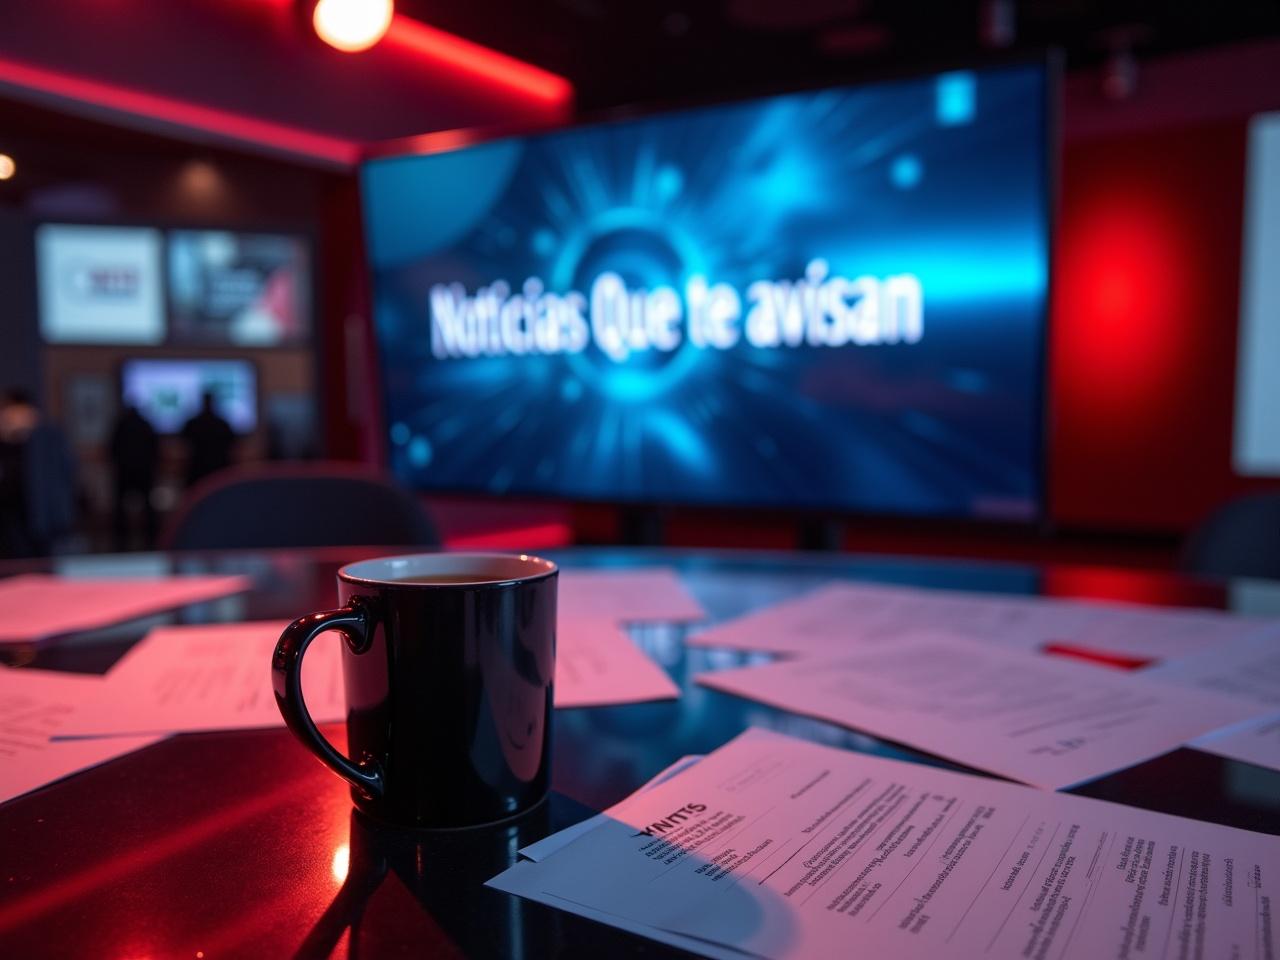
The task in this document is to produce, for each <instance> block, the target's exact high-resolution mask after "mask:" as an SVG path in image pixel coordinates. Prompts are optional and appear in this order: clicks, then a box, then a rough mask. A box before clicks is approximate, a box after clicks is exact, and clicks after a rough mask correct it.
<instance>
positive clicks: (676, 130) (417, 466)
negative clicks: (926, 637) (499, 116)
mask: <svg viewBox="0 0 1280 960" xmlns="http://www.w3.org/2000/svg"><path fill="white" fill-rule="evenodd" d="M1045 82H1046V78H1045V72H1044V70H1043V68H1042V67H1039V66H1015V67H1003V68H996V69H990V70H984V71H979V72H969V71H961V72H954V73H948V74H943V75H938V76H932V77H927V78H921V79H915V80H909V81H895V82H892V83H885V84H879V85H874V86H864V87H858V88H842V89H828V90H822V91H819V92H808V93H801V94H793V95H786V96H778V97H771V98H768V99H762V100H754V101H749V102H744V103H737V104H731V105H724V106H717V107H710V108H703V109H695V110H687V111H682V112H678V113H668V114H664V115H660V116H655V117H649V118H644V119H637V120H627V121H621V122H615V123H609V124H602V125H597V126H590V127H581V128H575V129H572V130H567V131H561V132H556V133H550V134H543V135H539V136H532V137H525V138H515V139H506V140H501V141H495V142H490V143H486V144H482V145H478V146H473V147H468V148H465V149H461V150H456V151H453V152H448V153H440V154H432V155H420V156H407V157H395V158H389V159H382V160H375V161H372V162H370V163H368V164H366V165H365V166H364V168H363V170H362V187H363V196H364V204H365V216H366V226H367V242H368V247H369V255H370V260H371V264H372V269H373V274H374V277H373V280H374V295H375V320H376V327H377V338H378V343H379V351H380V355H381V365H382V375H383V380H384V384H383V386H384V390H385V394H386V412H387V424H388V430H389V439H390V443H389V448H390V457H391V465H392V468H393V470H394V472H395V473H396V475H397V476H398V477H399V478H400V479H401V480H402V481H404V482H406V483H408V484H410V485H412V486H415V487H417V488H420V489H428V490H432V489H434V490H468V491H477V490H482V491H488V492H492V493H508V492H509V493H523V494H536V495H552V496H558V497H566V498H575V499H594V500H609V501H626V502H665V503H696V504H724V505H759V506H767V505H772V506H780V507H797V508H807V507H813V508H833V509H842V510H848V511H853V512H880V513H898V514H903V513H905V514H929V515H945V516H997V517H1006V518H1025V517H1030V516H1033V515H1035V513H1036V512H1037V510H1038V507H1039V499H1040V442H1041V434H1040V420H1041V392H1042V384H1041V350H1042V337H1043V320H1044V314H1045V297H1046V291H1047V281H1048V267H1047V259H1048V249H1047V219H1046V218H1047V194H1048V191H1047V185H1046V169H1045V143H1046V132H1045V126H1046V118H1045V112H1044V106H1043V105H1044V102H1045V89H1044V86H1045Z"/></svg>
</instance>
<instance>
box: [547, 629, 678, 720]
mask: <svg viewBox="0 0 1280 960" xmlns="http://www.w3.org/2000/svg"><path fill="white" fill-rule="evenodd" d="M678 696H680V688H679V687H678V686H676V684H675V682H674V681H672V679H671V678H670V677H669V676H667V673H666V671H665V670H663V669H662V668H661V667H660V666H658V665H657V664H656V663H654V662H653V661H652V660H650V659H649V657H647V656H646V655H645V653H644V651H642V650H641V649H640V648H639V647H637V646H636V645H635V644H634V643H633V642H632V640H631V638H630V637H628V636H627V635H626V633H625V632H624V631H623V629H622V627H620V626H619V625H618V624H617V623H614V622H613V621H612V620H588V619H580V618H570V619H561V621H560V623H559V624H558V625H557V628H556V680H555V705H556V706H557V707H599V706H606V705H609V704H620V703H642V702H644V701H648V700H671V699H674V698H676V697H678Z"/></svg>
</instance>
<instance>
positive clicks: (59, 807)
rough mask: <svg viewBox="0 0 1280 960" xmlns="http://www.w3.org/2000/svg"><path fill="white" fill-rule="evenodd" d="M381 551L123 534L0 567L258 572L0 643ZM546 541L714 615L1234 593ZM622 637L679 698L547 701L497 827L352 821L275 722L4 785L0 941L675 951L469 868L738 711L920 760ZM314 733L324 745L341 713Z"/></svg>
mask: <svg viewBox="0 0 1280 960" xmlns="http://www.w3.org/2000/svg"><path fill="white" fill-rule="evenodd" d="M385 552H387V551H385V550H375V551H368V550H341V551H320V552H315V551H313V552H307V553H297V552H286V551H280V552H258V553H253V554H210V555H186V556H181V555H178V556H172V557H164V556H156V555H151V556H136V555H135V556H122V557H106V558H103V557H94V558H82V559H71V560H64V561H60V562H58V563H55V564H44V565H41V566H33V565H27V566H22V567H17V566H11V567H7V568H5V567H0V575H3V574H8V573H14V572H19V570H32V569H57V570H59V571H60V572H64V573H66V574H67V575H69V576H93V575H111V574H116V575H123V574H127V573H130V572H132V573H138V574H143V573H164V572H169V571H178V572H191V573H194V572H239V573H246V574H249V575H251V576H252V577H253V580H254V583H255V588H254V590H253V591H252V592H251V593H249V594H244V595H241V596H238V597H232V598H226V599H223V600H218V601H214V602H212V603H205V604H201V605H197V606H195V607H190V608H187V609H185V610H181V611H177V612H174V613H170V614H165V615H161V616H158V617H153V618H149V619H147V620H145V621H136V622H134V623H131V624H126V625H122V626H118V627H113V628H109V629H105V630H100V631H94V632H92V633H85V634H79V635H75V636H71V637H67V638H63V639H61V640H59V641H56V642H53V643H48V644H45V645H43V646H41V647H33V648H13V647H10V648H6V649H5V651H4V652H3V653H0V656H2V657H3V658H4V660H5V662H7V663H9V664H11V665H32V666H38V667H44V668H47V669H60V670H72V671H79V672H86V673H93V672H102V671H105V670H106V669H107V668H108V667H109V666H110V665H111V664H112V663H114V662H115V660H117V659H118V658H119V657H120V656H121V655H122V654H123V653H124V652H125V651H126V650H127V649H128V648H129V646H130V645H131V644H132V643H134V642H136V641H137V640H138V639H140V638H141V637H142V635H143V634H144V633H145V632H146V630H147V629H148V628H149V627H151V626H154V625H157V624H158V623H173V622H178V623H201V622H211V621H219V620H246V619H287V618H291V617H293V616H294V615H296V614H299V613H301V612H306V611H310V610H314V609H321V608H323V607H325V606H328V605H331V604H332V603H333V599H334V586H333V575H334V571H335V570H336V569H337V567H338V565H339V564H340V563H341V562H346V561H348V560H353V559H359V558H361V557H365V556H372V555H376V554H379V553H385ZM549 555H550V556H552V557H553V558H554V559H557V560H559V561H560V562H561V563H562V564H563V565H564V566H566V567H573V566H592V567H626V566H644V565H652V564H670V565H672V566H675V567H676V568H677V569H678V570H679V571H680V572H681V574H682V576H683V577H684V579H685V582H686V583H687V584H688V586H689V587H690V589H691V590H692V591H693V593H694V594H695V595H696V596H697V597H698V599H699V600H701V601H702V603H703V605H704V606H705V607H706V608H707V610H708V611H709V612H710V615H711V618H712V619H713V620H720V619H726V618H728V617H730V616H733V615H735V614H738V613H742V612H745V611H746V610H749V609H752V608H755V607H758V606H762V605H765V604H767V603H770V602H773V601H775V600H778V599H782V598H784V597H788V596H792V595H794V594H796V593H799V592H802V591H804V590H807V589H809V588H811V587H813V586H816V585H817V584H820V583H823V582H825V581H827V580H830V579H832V578H850V579H864V580H877V581H884V582H894V583H911V584H919V585H923V586H935V587H953V588H963V589H973V590H991V591H1001V592H1009V593H1048V594H1053V595H1056V596H1096V597H1106V598H1113V599H1126V600H1139V601H1144V602H1154V603H1164V604H1186V605H1198V606H1209V607H1222V606H1224V605H1226V604H1227V602H1228V598H1229V596H1230V595H1231V594H1230V593H1229V591H1228V589H1227V585H1215V584H1205V583H1195V582H1191V581H1186V580H1182V579H1179V578H1175V577H1171V576H1161V575H1153V574H1139V573H1132V572H1125V571H1115V570H1102V569H1092V568H1090V569H1085V568H1047V569H1040V570H1036V569H1031V568H1027V567H1013V566H996V565H979V564H965V563H955V562H945V563H944V562H925V561H908V560H902V559H888V558H874V557H860V556H848V555H846V556H825V555H823V556H819V555H802V554H785V555H783V554H772V553H730V552H710V551H697V552H685V551H641V550H590V551H588V550H581V551H561V552H552V553H550V554H549ZM633 635H634V637H635V639H636V640H637V642H639V643H640V644H641V645H642V646H643V647H644V649H645V650H647V651H648V653H649V654H650V655H651V656H652V657H654V658H655V659H656V660H657V661H658V662H659V663H661V664H662V665H663V666H664V667H665V668H666V669H667V670H668V671H669V672H670V673H671V675H672V676H673V677H674V678H675V679H676V680H677V681H678V682H679V683H680V684H681V687H682V690H683V693H682V696H681V699H680V700H678V701H674V702H663V703H652V704H641V705H634V706H626V707H608V708H596V709H579V710H561V711H557V713H556V724H555V731H554V737H555V748H554V749H555V778H554V783H555V792H554V793H553V794H552V797H551V799H550V801H549V802H548V803H547V804H544V805H543V807H541V808H540V809H539V810H538V811H535V813H533V814H532V815H530V816H529V817H528V818H527V819H526V820H525V821H523V822H522V823H520V824H518V825H516V826H514V827H508V828H503V829H496V830H474V831H463V832H457V833H452V834H439V835H434V836H432V835H427V836H419V837H413V836H409V835H404V834H398V833H394V832H389V831H387V830H385V829H381V828H376V827H372V826H370V825H368V824H366V823H364V822H363V821H362V820H360V819H358V818H356V817H355V816H354V815H353V813H352V810H351V804H350V802H349V800H348V797H347V792H346V789H345V788H344V786H343V785H342V784H341V783H340V782H339V781H338V780H337V778H335V777H333V776H332V775H331V774H329V773H328V772H327V771H325V770H323V769H322V768H321V767H320V765H319V764H318V763H316V762H315V761H314V760H313V759H312V758H311V757H310V756H309V755H307V754H306V753H305V752H304V751H303V750H302V749H301V748H300V747H299V746H298V745H297V744H295V743H294V742H293V740H292V738H291V737H290V735H289V734H288V733H286V732H285V731H284V730H283V729H279V730H266V731H257V732H249V733H221V734H201V735H188V736H179V737H174V738H172V739H170V740H167V741H165V742H163V743H160V744H157V745H155V746H153V747H151V748H149V749H147V750H144V751H141V752H139V753H135V754H132V755H130V756H127V757H124V758H122V759H120V760H117V761H115V762H113V763H109V764H106V765H105V766H102V767H98V768H96V769H93V770H90V771H87V772H85V773H82V774H79V775H78V776H75V777H72V778H70V779H68V780H66V781H63V782H62V783H59V784H55V785H53V786H50V787H47V788H45V789H43V790H40V791H37V792H36V793H33V794H30V795H28V796H26V797H23V798H20V799H18V800H15V801H12V802H10V803H8V804H5V805H4V806H2V807H0V956H4V957H23V958H28V957H44V956H50V957H81V956H83V957H95V958H96V957H101V958H104V960H107V958H109V960H136V958H161V957H163V958H169V957H175V958H199V960H205V958H208V960H214V958H223V957H275V956H330V955H337V956H363V957H384V956H429V957H454V956H468V957H470V956H478V957H527V958H535V957H545V956H563V957H584V958H586V957H591V958H597V957H599V958H603V957H655V956H673V955H677V954H678V953H679V951H675V950H672V949H670V948H667V947H663V946H660V945H658V944H654V943H651V942H649V941H646V940H643V939H640V938H637V937H634V936H632V935H629V934H624V933H621V932H618V931H615V930H613V929H611V928H608V927H605V926H601V925H599V924H595V923H592V922H590V921H587V920H583V919H580V918H578V917H574V916H572V915H569V914H563V913H559V912H557V911H552V910H549V909H547V908H545V907H542V906H541V905H538V904H533V903H528V902H525V901H522V900H519V899H516V898H513V897H510V896H507V895H506V894H501V893H497V892H494V891H492V890H488V889H486V888H484V887H483V886H482V884H483V882H484V881H485V880H486V879H488V878H489V877H490V876H492V875H493V874H495V873H497V872H498V871H499V870H501V869H503V868H504V867H506V866H507V865H508V864H510V863H511V862H512V859H513V857H514V856H515V851H516V850H517V849H518V848H519V847H521V846H523V845H525V844H527V843H529V842H531V841H533V840H535V839H538V838H539V837H541V836H543V835H545V834H546V833H547V832H549V831H551V830H556V829H561V828H563V827H565V826H568V825H569V824H571V823H573V822H575V821H576V820H578V819H580V818H582V817H583V816H586V815H587V814H588V813H589V812H591V810H595V809H600V808H601V807H604V806H607V805H609V804H611V803H613V802H615V801H617V800H619V799H621V798H622V797H623V796H625V795H626V794H627V793H629V792H630V791H632V790H633V789H634V788H635V787H637V786H638V785H639V784H640V783H642V782H643V781H644V780H646V779H647V778H648V777H650V776H652V775H653V774H654V773H656V772H657V771H658V770H660V769H661V768H662V767H664V766H666V765H667V764H668V763H670V762H671V761H673V760H675V759H676V758H678V757H680V756H682V755H684V754H689V753H704V752H707V751H709V750H712V749H714V748H715V747H717V746H719V745H720V744H722V743H724V742H725V741H726V740H728V739H729V738H731V737H732V736H734V735H735V734H737V733H738V732H740V731H741V730H742V729H744V728H745V727H747V726H748V725H752V724H755V725H760V726H767V727H771V728H774V729H777V730H781V731H784V732H787V733H790V734H793V735H797V736H803V737H809V738H812V739H814V740H818V741H821V742H824V743H830V744H836V745H839V746H843V747H846V748H848V749H852V750H863V751H869V752H875V753H879V754H882V755H887V756H896V757H902V758H908V759H912V760H918V761H921V762H926V763H941V761H938V760H935V759H930V758H925V757H921V756H920V755H919V754H915V753H912V752H910V751H906V750H901V749H897V748H894V747H893V746H891V745H889V744H885V743H883V742H880V741H876V740H872V739H871V738H868V737H864V736H861V735H859V734H856V733H852V732H849V731H847V730H843V729H840V728H838V727H834V726H831V725H828V724H825V723H819V722H816V721H812V720H807V719H803V718H800V717H795V716H792V715H789V714H786V713H783V712H780V711H777V710H773V709H770V708H768V707H764V706H761V705H758V704H755V703H751V702H748V701H743V700H739V699H737V698H734V697H730V696H726V695H723V694H719V693H716V692H713V691H710V690H707V689H704V688H702V687H699V686H697V685H695V684H693V683H692V682H691V680H690V678H691V677H692V676H693V675H694V674H695V673H697V672H700V671H703V670H707V669H712V668H716V667H722V666H735V665H738V664H740V663H742V662H743V656H742V655H740V654H735V653H731V652H727V651H715V650H701V649H697V648H686V647H685V645H684V642H683V640H684V628H683V627H680V626H673V625H669V624H652V625H645V626H643V627H636V628H633ZM266 670H267V665H266V664H265V663H264V664H263V672H264V674H265V672H266ZM326 732H327V733H328V735H329V736H330V737H331V738H333V739H334V740H336V741H338V742H339V743H341V739H342V729H341V727H328V728H326ZM943 765H945V764H943ZM1077 792H1079V793H1083V794H1086V795H1089V796H1095V797H1103V798H1106V799H1110V800H1117V801H1121V802H1125V803H1129V804H1133V805H1135V806H1140V807H1146V808H1149V809H1153V810H1161V811H1165V812H1169V813H1175V814H1181V815H1184V816H1192V817H1197V818H1200V819H1204V820H1212V821H1216V822H1219V823H1226V824H1231V825H1234V826H1239V827H1245V828H1248V829H1252V830H1259V831H1264V832H1268V833H1280V773H1275V772H1272V771H1268V770H1263V769H1259V768H1256V767H1252V766H1248V765H1246V764H1240V763H1235V762H1231V761H1227V760H1222V759H1219V758H1216V757H1212V756H1209V755H1207V754H1202V753H1198V752H1195V751H1193V750H1179V751H1176V752H1174V753H1172V754H1169V755H1167V756H1164V757H1161V758H1158V759H1156V760H1154V761H1151V762H1149V763H1146V764H1143V765H1141V766H1139V767H1135V768H1133V769H1131V770H1128V771H1125V772H1123V773H1120V774H1117V775H1115V776H1111V777H1108V778H1106V779H1104V780H1100V781H1097V782H1095V783H1093V784H1090V785H1088V786H1087V787H1084V788H1082V789H1080V790H1079V791H1077Z"/></svg>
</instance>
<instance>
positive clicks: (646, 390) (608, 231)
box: [550, 207, 707, 403]
mask: <svg viewBox="0 0 1280 960" xmlns="http://www.w3.org/2000/svg"><path fill="white" fill-rule="evenodd" d="M664 261H665V262H664ZM605 270H612V271H614V272H615V273H617V274H619V275H620V276H622V277H623V279H624V280H626V281H627V283H628V285H629V286H635V287H643V288H647V289H653V288H654V287H658V286H663V285H667V286H672V287H675V288H676V289H677V290H680V289H683V287H684V284H685V282H686V281H687V280H688V278H689V277H691V276H694V275H695V274H700V273H701V274H705V273H706V270H707V268H706V263H705V261H704V259H703V256H702V251H701V248H700V247H699V245H698V244H697V243H696V242H695V241H694V240H693V238H692V237H690V236H689V234H688V233H686V232H685V231H684V230H682V229H681V228H680V227H679V226H677V225H676V224H674V223H672V222H671V221H669V220H664V219H663V218H662V217H660V216H659V215H658V212H657V211H654V210H646V209H641V208H637V207H614V208H612V209H609V210H606V211H602V212H601V213H599V214H598V215H596V216H594V217H592V218H591V219H590V220H588V221H587V222H586V223H585V224H584V225H583V226H582V227H580V228H579V229H578V230H575V231H574V232H573V233H571V234H570V235H569V236H567V237H565V239H564V242H563V243H562V244H561V247H560V252H559V253H558V254H557V255H556V258H555V260H554V262H553V263H552V265H551V270H550V278H551V288H552V289H554V290H589V289H590V288H591V282H592V281H593V280H594V279H595V277H596V276H598V275H599V274H600V273H602V272H603V271H605ZM701 352H702V351H700V350H699V349H698V348H697V347H695V346H693V345H692V344H690V343H689V342H688V341H687V340H686V341H685V342H683V343H682V344H681V345H680V346H679V348H677V349H676V350H675V351H674V352H672V353H663V352H661V351H655V350H650V351H645V352H643V353H636V354H632V356H631V357H629V358H628V359H627V361H626V363H624V364H616V363H613V362H610V361H605V362H600V358H599V357H598V356H597V355H595V354H594V353H592V354H588V353H576V354H570V355H569V356H568V361H569V366H570V369H572V370H573V372H574V373H575V374H577V375H578V376H579V377H580V378H581V379H582V380H584V381H586V382H587V383H590V384H592V385H593V386H595V387H596V388H597V389H599V390H600V391H601V392H603V393H606V394H608V395H609V396H610V397H613V398H614V399H618V400H625V401H630V402H633V403H634V402H640V401H642V400H648V399H651V398H653V397H656V396H659V395H661V394H663V393H665V392H666V391H667V390H669V389H671V387H673V386H674V385H675V384H676V383H678V382H679V381H680V380H682V379H683V378H684V377H685V376H686V375H687V374H688V373H689V372H690V371H691V370H692V369H693V368H694V367H696V366H697V364H698V359H699V356H700V354H701Z"/></svg>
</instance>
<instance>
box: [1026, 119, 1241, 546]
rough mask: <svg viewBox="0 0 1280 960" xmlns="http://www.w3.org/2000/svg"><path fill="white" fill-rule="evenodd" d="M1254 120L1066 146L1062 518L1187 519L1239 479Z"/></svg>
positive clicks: (1060, 300) (1057, 413) (1060, 364)
mask: <svg viewBox="0 0 1280 960" xmlns="http://www.w3.org/2000/svg"><path fill="white" fill-rule="evenodd" d="M1244 153H1245V124H1244V122H1243V121H1236V122H1224V123H1214V124H1204V125H1199V126H1195V127H1184V128H1177V129H1173V130H1169V131H1162V132H1156V133H1149V134H1146V135H1143V136H1135V137H1130V138H1125V139H1122V140H1114V139H1110V138H1108V139H1105V140H1095V141H1089V142H1086V143H1083V144H1078V145H1070V144H1068V146H1067V147H1066V149H1065V151H1064V156H1063V165H1062V166H1063V175H1062V194H1061V198H1062V199H1061V211H1060V219H1059V233H1058V247H1057V250H1058V256H1057V271H1056V274H1055V277H1054V283H1055V289H1054V301H1053V329H1052V332H1051V339H1050V345H1051V354H1050V357H1051V368H1050V369H1051V376H1052V378H1053V380H1052V392H1051V397H1052V410H1051V420H1050V422H1051V425H1052V427H1051V429H1052V433H1051V437H1052V440H1051V448H1050V456H1051V475H1050V483H1051V485H1052V486H1051V496H1052V513H1053V516H1054V518H1055V519H1056V520H1057V522H1058V523H1060V524H1062V525H1068V526H1095V527H1098V526H1100V527H1113V526H1114V527H1129V528H1142V527H1148V528H1150V527H1155V528H1161V527H1172V528H1181V527H1185V526H1186V525H1188V524H1190V523H1192V522H1193V521H1195V520H1196V519H1197V518H1198V517H1200V516H1202V515H1203V514H1204V513H1205V512H1206V511H1207V510H1209V509H1210V508H1211V507H1212V506H1213V504H1214V503H1215V502H1217V501H1218V500H1220V499H1222V498H1223V497H1224V496H1227V495H1228V494H1229V493H1230V492H1231V491H1232V489H1233V487H1234V486H1235V484H1234V482H1233V478H1232V476H1231V473H1230V462H1231V420H1232V408H1233V404H1234V379H1235V365H1236V320H1237V316H1238V312H1239V282H1240V281H1239V276H1240V248H1241V228H1242V210H1243V205H1242V197H1243V189H1244Z"/></svg>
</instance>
